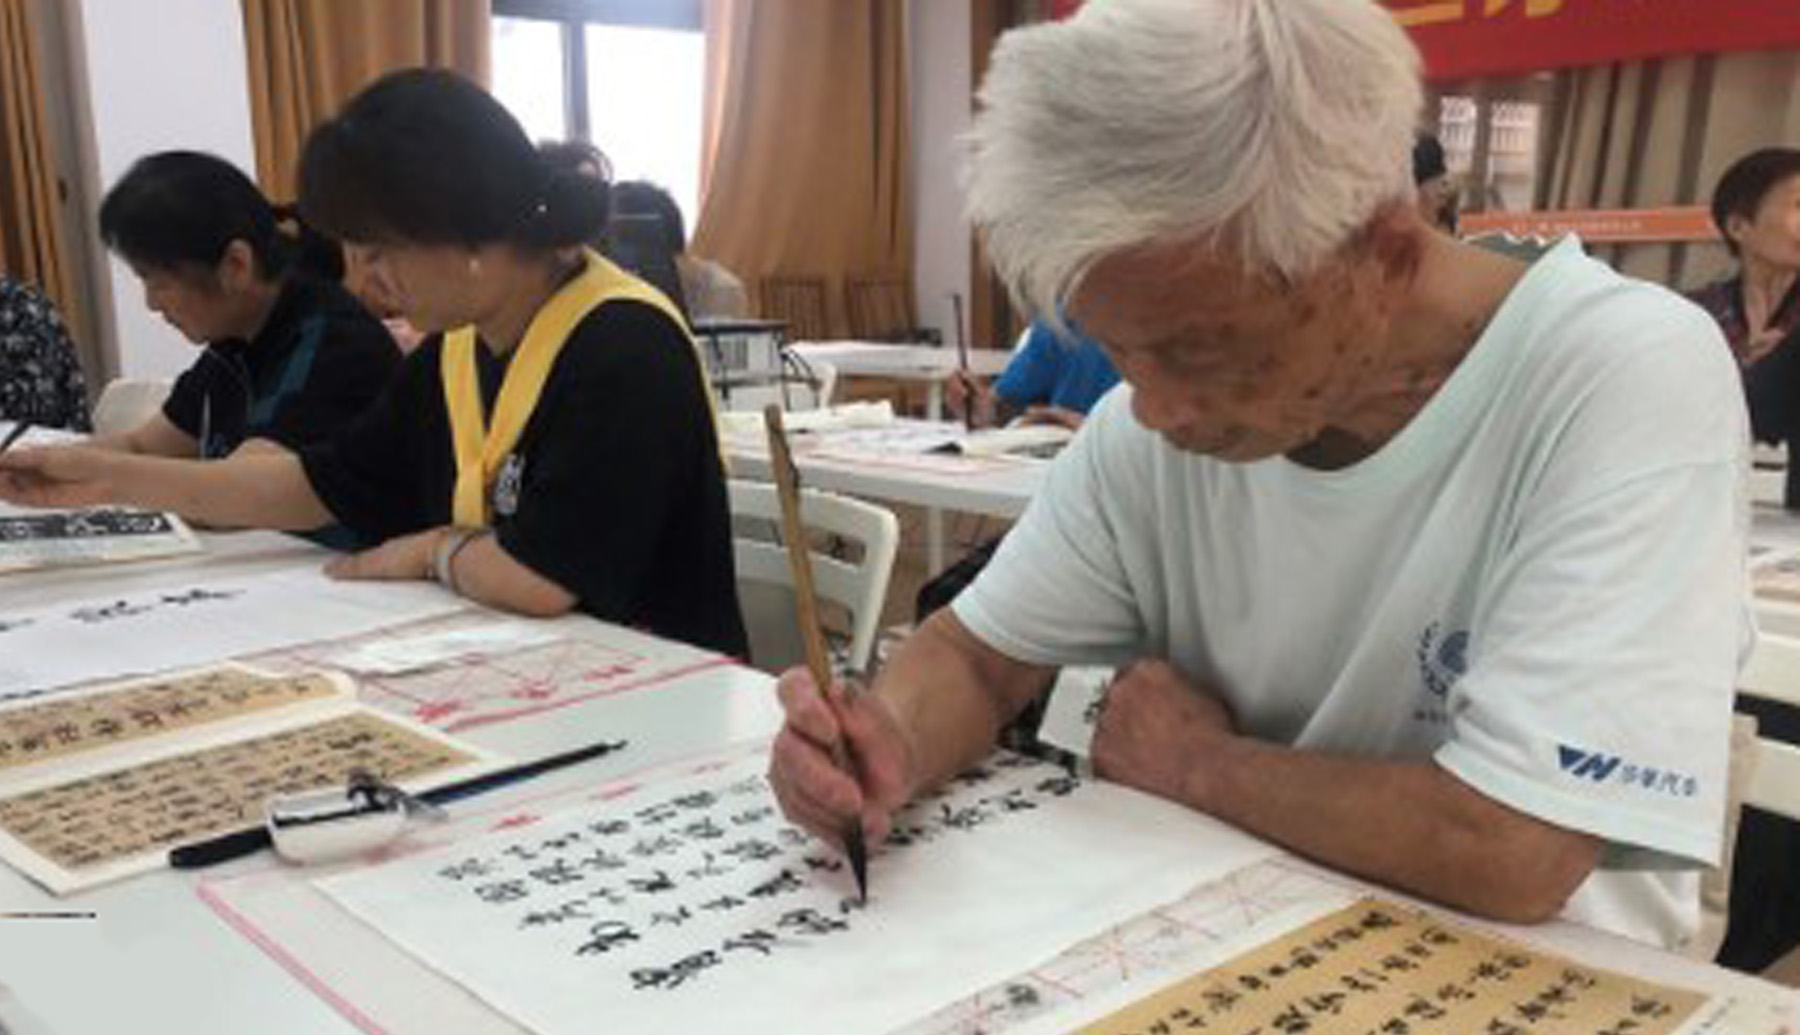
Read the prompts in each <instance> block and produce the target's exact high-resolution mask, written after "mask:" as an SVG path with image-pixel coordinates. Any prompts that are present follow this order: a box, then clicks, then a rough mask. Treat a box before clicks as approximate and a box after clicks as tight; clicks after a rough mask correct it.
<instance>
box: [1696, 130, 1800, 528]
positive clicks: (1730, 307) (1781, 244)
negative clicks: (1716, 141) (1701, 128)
mask: <svg viewBox="0 0 1800 1035" xmlns="http://www.w3.org/2000/svg"><path fill="white" fill-rule="evenodd" d="M1712 217H1713V223H1714V224H1715V225H1717V226H1718V228H1719V236H1720V237H1721V238H1723V239H1724V241H1725V247H1726V248H1727V249H1728V250H1729V251H1730V252H1731V254H1732V256H1733V257H1735V258H1736V259H1737V263H1738V269H1737V272H1736V273H1733V274H1732V275H1731V276H1729V277H1726V278H1724V279H1722V280H1718V281H1715V282H1714V283H1711V284H1708V285H1707V286H1706V287H1704V288H1701V289H1700V290H1698V291H1696V292H1694V293H1693V294H1692V295H1691V296H1690V297H1691V298H1693V300H1694V301H1695V302H1698V303H1699V304H1700V305H1701V306H1702V307H1703V308H1705V309H1706V311H1707V312H1709V313H1711V314H1712V316H1713V319H1715V320H1717V321H1718V322H1719V329H1720V330H1721V331H1723V332H1724V334H1725V341H1726V344H1728V345H1730V346H1731V352H1732V354H1733V355H1734V356H1736V357H1737V361H1738V366H1739V367H1740V368H1741V369H1742V370H1743V374H1744V397H1745V399H1746V401H1747V402H1748V404H1749V407H1750V431H1751V433H1752V434H1753V435H1755V436H1756V439H1757V441H1759V442H1767V443H1769V444H1771V445H1779V444H1782V443H1787V446H1788V450H1789V455H1788V465H1787V486H1786V491H1785V492H1784V494H1783V495H1784V500H1783V502H1784V504H1785V506H1786V507H1787V508H1788V509H1789V510H1800V463H1796V461H1797V460H1800V457H1796V456H1794V455H1793V450H1794V448H1795V447H1794V443H1795V442H1796V441H1800V277H1796V274H1800V151H1796V150H1793V149H1790V148H1785V147H1771V148H1765V149H1763V150H1761V151H1755V152H1752V153H1751V154H1748V155H1745V156H1744V157H1742V158H1740V159H1738V160H1737V161H1736V162H1734V163H1732V165H1731V168H1729V169H1727V170H1725V174H1724V175H1723V176H1721V177H1719V184H1718V186H1717V187H1715V188H1714V189H1713V197H1712Z"/></svg>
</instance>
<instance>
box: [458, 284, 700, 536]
mask: <svg viewBox="0 0 1800 1035" xmlns="http://www.w3.org/2000/svg"><path fill="white" fill-rule="evenodd" d="M583 256H584V258H585V259H586V262H587V268H586V269H584V270H583V271H582V272H581V274H580V275H579V276H577V277H576V278H575V279H574V280H571V281H570V282H569V283H568V284H566V285H564V286H563V287H562V288H561V289H560V290H559V291H557V292H556V294H554V295H552V296H551V297H550V300H549V301H548V302H545V303H544V306H543V308H541V309H539V310H538V312H537V315H536V316H534V317H532V318H531V326H529V327H527V328H526V329H525V337H524V338H523V339H522V340H521V341H520V342H519V346H518V349H517V351H516V352H515V353H514V354H513V357H512V361H511V362H510V363H509V364H508V365H507V369H506V376H505V378H504V379H503V380H502V381H501V383H500V395H499V398H497V399H496V400H495V401H494V414H493V421H492V422H491V423H490V422H489V421H488V420H487V419H486V418H485V417H484V416H483V414H482V408H481V379H480V377H479V375H478V374H477V372H476V363H475V350H476V349H478V348H480V347H481V345H480V343H479V342H477V341H476V340H475V328H474V327H459V328H457V329H456V330H453V331H450V332H448V333H447V334H445V335H444V352H443V359H442V363H441V366H440V369H441V371H442V373H443V381H444V403H445V405H446V406H448V407H449V411H450V434H451V438H452V440H453V441H454V444H455V447H456V495H455V498H454V500H453V506H452V511H451V512H452V515H453V519H454V521H455V523H456V524H458V525H463V526H467V527H470V528H477V527H483V526H486V525H488V524H490V523H491V522H492V514H491V513H490V512H489V502H488V494H489V490H490V489H491V488H492V487H493V484H494V479H495V478H496V477H497V476H498V475H499V473H500V465H501V463H502V462H503V461H505V459H506V457H507V455H508V454H510V453H511V452H512V451H513V449H514V447H516V446H517V445H518V443H519V434H520V433H521V432H522V431H524V430H525V422H526V421H528V420H530V419H531V414H532V411H533V410H535V409H536V408H537V403H538V396H540V395H542V394H543V391H544V382H545V381H546V380H548V379H549V377H550V368H551V367H553V366H555V365H556V357H557V356H558V355H560V354H561V353H562V349H563V345H565V344H566V343H567V342H568V340H569V335H570V334H571V333H573V332H574V330H575V326H576V324H579V323H580V322H581V321H582V320H583V319H584V318H586V317H587V315H588V314H589V313H591V312H593V311H594V310H595V309H598V308H599V307H601V306H603V305H605V304H606V303H608V302H613V301H620V300H628V301H637V302H644V303H647V304H649V305H653V306H655V307H656V308H658V309H660V310H662V311H663V312H664V313H665V314H667V315H668V317H669V319H671V320H674V321H675V324H676V326H678V327H680V328H681V331H682V334H684V335H686V336H687V338H688V344H689V345H690V346H693V347H694V351H695V360H696V361H697V362H699V361H700V360H701V357H700V355H699V347H698V346H695V345H694V340H693V336H692V335H691V334H688V330H687V321H685V320H683V319H682V317H681V313H680V311H679V310H677V309H676V308H675V306H674V304H673V303H672V302H670V301H669V299H668V298H667V297H666V296H664V295H663V293H662V292H660V291H658V290H657V289H656V288H654V287H652V286H651V285H649V284H647V283H645V282H644V281H642V280H639V279H638V278H636V277H634V276H632V275H631V274H629V273H627V272H625V271H624V270H622V269H620V268H619V267H617V266H615V265H613V264H612V263H610V262H608V261H607V260H606V259H604V258H602V257H601V256H600V255H599V253H597V252H595V251H593V250H592V249H584V251H583ZM699 370H700V380H701V389H702V391H703V392H704V393H705V396H706V405H707V410H708V412H709V413H712V416H713V423H714V426H715V427H717V424H718V415H717V414H716V413H713V409H714V405H713V394H712V385H711V384H710V383H708V381H707V377H706V365H705V363H704V362H700V367H699ZM721 459H722V458H721Z"/></svg>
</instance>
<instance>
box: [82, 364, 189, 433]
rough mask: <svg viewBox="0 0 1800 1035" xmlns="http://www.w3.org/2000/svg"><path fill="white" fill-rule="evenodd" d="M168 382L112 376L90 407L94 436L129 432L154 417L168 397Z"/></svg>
mask: <svg viewBox="0 0 1800 1035" xmlns="http://www.w3.org/2000/svg"><path fill="white" fill-rule="evenodd" d="M171 387H172V383H171V382H169V381H166V380H162V379H159V378H145V377H115V378H113V379H112V380H111V381H108V382H107V383H106V388H105V389H104V390H102V391H101V393H100V400H99V401H98V402H96V403H95V404H94V434H96V435H114V434H123V433H125V432H127V431H131V430H133V429H135V428H136V427H138V426H139V425H141V424H143V423H144V422H145V421H147V420H149V419H150V418H151V417H153V416H155V415H156V413H157V411H159V410H161V409H162V405H163V401H164V400H166V399H167V398H168V397H169V389H170V388H171Z"/></svg>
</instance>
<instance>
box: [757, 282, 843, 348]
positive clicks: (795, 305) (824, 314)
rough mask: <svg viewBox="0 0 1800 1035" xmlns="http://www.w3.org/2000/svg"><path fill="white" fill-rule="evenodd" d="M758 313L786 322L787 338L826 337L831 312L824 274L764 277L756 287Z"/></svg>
mask: <svg viewBox="0 0 1800 1035" xmlns="http://www.w3.org/2000/svg"><path fill="white" fill-rule="evenodd" d="M757 296H758V299H759V303H760V304H759V305H758V307H757V308H758V315H760V316H762V317H763V318H765V319H769V320H780V321H782V322H783V323H785V324H787V340H788V341H828V340H830V339H831V338H832V337H834V335H833V334H832V333H831V312H830V309H829V308H828V307H827V306H826V304H825V278H824V277H785V276H784V277H764V278H762V282H761V284H760V285H759V286H758V289H757Z"/></svg>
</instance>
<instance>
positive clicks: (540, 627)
mask: <svg viewBox="0 0 1800 1035" xmlns="http://www.w3.org/2000/svg"><path fill="white" fill-rule="evenodd" d="M558 638H559V637H558V636H557V634H556V632H555V631H554V630H553V629H551V628H550V627H549V626H548V625H547V624H546V623H543V622H522V621H512V620H503V621H497V622H495V621H488V622H483V623H481V624H480V625H471V626H465V627H459V628H455V629H443V630H439V631H433V632H424V633H417V634H415V635H411V636H396V637H392V638H388V639H383V640H379V641H377V642H374V643H364V644H359V645H357V646H355V647H350V648H347V649H345V650H342V651H338V652H335V653H332V654H328V655H326V657H325V661H326V663H327V664H330V665H333V666H335V667H337V668H342V669H347V670H348V671H351V672H356V673H360V674H363V675H372V676H391V675H398V674H400V673H403V672H421V671H424V670H426V669H430V668H435V667H437V666H439V665H443V664H447V663H449V662H452V661H467V660H470V659H473V658H485V657H491V656H493V655H495V654H514V653H517V652H519V651H524V650H528V649H530V648H532V647H541V646H543V645H544V644H546V643H551V642H554V641H555V640H557V639H558Z"/></svg>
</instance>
